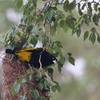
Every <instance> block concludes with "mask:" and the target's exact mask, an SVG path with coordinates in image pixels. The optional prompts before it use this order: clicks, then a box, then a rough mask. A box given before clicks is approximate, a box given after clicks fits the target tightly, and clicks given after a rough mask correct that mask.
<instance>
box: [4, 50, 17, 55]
mask: <svg viewBox="0 0 100 100" xmlns="http://www.w3.org/2000/svg"><path fill="white" fill-rule="evenodd" d="M5 52H6V53H9V54H15V50H11V49H6V50H5Z"/></svg>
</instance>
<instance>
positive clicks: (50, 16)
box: [48, 9, 54, 21]
mask: <svg viewBox="0 0 100 100" xmlns="http://www.w3.org/2000/svg"><path fill="white" fill-rule="evenodd" d="M53 14H54V10H53V9H51V10H50V12H49V14H48V20H49V21H51V19H52V17H53Z"/></svg>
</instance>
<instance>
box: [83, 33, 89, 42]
mask: <svg viewBox="0 0 100 100" xmlns="http://www.w3.org/2000/svg"><path fill="white" fill-rule="evenodd" d="M88 36H89V31H86V32H85V33H84V41H85V40H86V39H87V37H88Z"/></svg>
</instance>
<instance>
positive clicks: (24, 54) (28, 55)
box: [5, 48, 57, 68]
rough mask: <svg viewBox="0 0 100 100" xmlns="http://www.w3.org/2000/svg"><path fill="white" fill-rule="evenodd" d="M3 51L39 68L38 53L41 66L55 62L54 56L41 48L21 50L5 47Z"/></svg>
mask: <svg viewBox="0 0 100 100" xmlns="http://www.w3.org/2000/svg"><path fill="white" fill-rule="evenodd" d="M5 52H6V53H8V54H14V55H15V56H16V57H17V58H18V59H19V60H21V61H24V62H27V63H29V64H30V65H31V66H32V67H35V68H40V62H39V58H40V55H41V64H42V67H46V66H49V65H52V64H54V63H56V62H57V59H56V57H55V56H53V55H52V54H50V53H49V52H47V51H46V50H44V49H43V48H25V49H21V50H11V49H6V50H5Z"/></svg>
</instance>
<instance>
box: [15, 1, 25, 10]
mask: <svg viewBox="0 0 100 100" xmlns="http://www.w3.org/2000/svg"><path fill="white" fill-rule="evenodd" d="M15 3H16V5H17V7H18V8H21V6H22V5H23V0H15Z"/></svg>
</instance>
